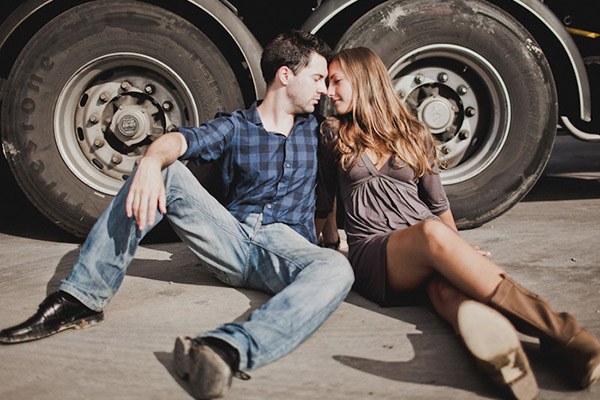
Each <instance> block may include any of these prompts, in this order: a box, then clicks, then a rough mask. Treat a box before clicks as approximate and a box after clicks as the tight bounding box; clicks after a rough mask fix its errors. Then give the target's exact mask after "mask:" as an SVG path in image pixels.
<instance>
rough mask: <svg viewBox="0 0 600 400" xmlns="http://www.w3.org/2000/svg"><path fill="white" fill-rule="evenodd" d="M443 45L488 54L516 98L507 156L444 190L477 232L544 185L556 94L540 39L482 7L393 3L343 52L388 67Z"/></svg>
mask: <svg viewBox="0 0 600 400" xmlns="http://www.w3.org/2000/svg"><path fill="white" fill-rule="evenodd" d="M394 16H397V17H396V20H395V21H393V19H394V18H395V17H394ZM400 16H401V17H400ZM437 43H448V44H456V45H460V46H463V47H467V48H469V49H471V50H473V51H475V52H476V53H478V54H479V55H481V56H483V57H484V58H485V59H486V60H487V61H488V62H489V63H490V64H491V65H493V66H494V68H496V70H497V71H498V73H499V74H500V76H501V78H502V79H503V81H504V84H505V86H506V89H507V93H508V96H509V98H510V111H511V121H510V126H509V127H508V129H509V133H508V136H507V138H506V141H505V143H504V145H503V147H502V150H501V152H500V153H499V154H498V156H497V157H496V158H495V159H494V161H493V162H492V163H491V164H490V165H489V166H488V167H487V168H486V169H485V170H483V171H481V173H479V174H478V175H476V176H474V177H473V178H471V179H468V180H466V181H462V182H459V183H456V184H451V185H446V186H445V189H446V192H447V193H448V197H449V199H450V202H451V204H452V209H453V212H454V214H455V217H456V220H457V224H458V225H459V226H460V227H461V228H470V227H475V226H478V225H481V224H482V223H483V222H486V221H489V220H490V219H492V218H495V217H497V216H498V215H500V214H502V213H503V212H505V211H506V210H508V209H509V208H510V207H512V206H513V205H514V204H515V203H516V202H517V201H519V200H520V199H521V198H522V197H523V196H525V194H526V193H527V192H528V191H529V190H530V189H531V187H532V186H533V184H534V183H535V182H536V181H537V179H538V177H539V176H540V174H541V172H542V170H543V168H544V166H545V165H546V162H547V160H548V157H549V155H550V152H551V149H552V146H553V142H554V136H555V131H556V122H557V102H556V92H555V88H554V81H553V79H552V73H551V70H550V68H549V66H548V62H547V60H546V59H545V57H544V55H543V53H542V52H541V51H540V50H539V48H538V47H537V45H535V42H534V41H533V38H532V37H530V36H529V35H528V34H527V32H526V31H525V29H524V28H523V27H521V25H519V24H518V22H516V21H515V20H513V19H512V18H511V17H510V16H508V15H507V14H506V13H504V12H502V11H501V10H499V9H497V8H496V7H494V6H492V5H489V4H487V3H483V2H474V1H462V0H457V1H446V2H439V1H436V2H432V1H412V2H400V1H395V2H388V3H385V4H383V5H381V6H379V7H378V8H376V9H374V10H372V11H371V13H369V14H367V15H365V16H364V17H363V18H361V19H359V20H358V21H357V22H356V23H355V24H354V25H353V26H352V27H351V28H350V29H349V31H348V32H347V33H346V35H345V36H344V38H342V40H341V41H340V44H338V48H344V47H355V46H366V47H369V48H371V49H373V50H374V51H375V52H377V53H378V54H379V55H380V56H381V57H382V59H383V61H384V63H385V64H386V65H387V66H388V67H389V66H390V65H392V64H393V63H394V62H395V61H396V60H398V59H399V58H401V57H402V56H403V55H405V54H407V53H408V52H410V51H412V50H415V49H417V48H419V47H422V46H425V45H428V44H437ZM524 43H531V45H530V46H524V45H523V44H524Z"/></svg>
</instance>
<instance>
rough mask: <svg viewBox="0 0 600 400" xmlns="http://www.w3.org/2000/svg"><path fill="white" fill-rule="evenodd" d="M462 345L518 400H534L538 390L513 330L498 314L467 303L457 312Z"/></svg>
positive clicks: (479, 305) (480, 305)
mask: <svg viewBox="0 0 600 400" xmlns="http://www.w3.org/2000/svg"><path fill="white" fill-rule="evenodd" d="M457 318H458V327H459V331H460V334H461V336H462V338H463V341H464V343H465V346H466V347H467V349H468V350H469V351H470V352H471V354H473V356H474V357H475V358H476V359H477V361H478V363H479V364H480V365H481V366H482V368H483V369H484V370H485V372H486V373H487V374H488V375H490V377H491V378H492V379H493V380H494V381H495V382H496V383H498V384H500V385H502V386H504V387H505V388H506V389H508V390H509V391H510V393H511V394H512V396H513V397H514V398H516V399H518V400H531V399H535V398H536V397H537V395H538V394H539V389H538V386H537V383H536V380H535V377H534V375H533V372H532V371H531V368H530V366H529V361H528V360H527V356H526V355H525V352H524V351H523V348H522V347H521V342H520V340H519V336H518V335H517V332H516V330H515V328H514V327H513V326H512V324H511V323H510V322H509V321H508V320H507V319H506V318H505V317H504V316H502V315H501V314H500V313H498V312H497V311H495V310H493V309H491V308H490V307H487V306H486V305H484V304H482V303H479V302H476V301H472V300H468V301H465V302H463V303H462V304H461V305H460V307H459V309H458V317H457Z"/></svg>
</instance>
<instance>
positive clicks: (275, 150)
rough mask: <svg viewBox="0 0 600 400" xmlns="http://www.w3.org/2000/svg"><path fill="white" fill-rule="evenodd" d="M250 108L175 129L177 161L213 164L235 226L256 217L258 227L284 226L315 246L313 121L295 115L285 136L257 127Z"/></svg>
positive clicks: (256, 117) (258, 123)
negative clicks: (182, 146) (179, 139)
mask: <svg viewBox="0 0 600 400" xmlns="http://www.w3.org/2000/svg"><path fill="white" fill-rule="evenodd" d="M256 106H257V103H254V104H253V105H252V106H251V107H250V108H249V109H247V110H237V111H235V112H234V113H233V114H220V115H218V116H217V117H216V118H215V119H213V120H211V121H208V122H206V123H204V124H202V125H201V126H200V127H194V128H178V129H177V130H178V131H179V132H181V133H182V134H183V135H184V136H185V139H186V141H187V144H188V149H187V151H186V152H185V154H184V155H183V156H181V159H190V160H195V161H196V162H198V163H203V162H211V161H214V160H219V162H220V173H221V179H222V183H223V186H224V197H223V199H222V200H221V201H222V203H223V205H224V206H225V207H226V208H227V209H228V210H229V212H231V214H232V215H233V216H234V217H235V218H237V219H238V220H239V221H243V220H245V219H246V217H248V214H250V213H262V214H263V221H262V223H263V224H272V223H275V222H280V223H284V224H286V225H289V226H290V227H291V228H292V229H294V230H295V231H296V232H298V233H299V234H301V235H302V236H304V237H305V238H306V239H308V240H309V241H311V242H312V243H316V234H315V225H314V217H315V214H314V213H315V187H316V180H317V179H316V178H317V146H318V123H317V120H316V118H315V117H314V116H313V115H301V116H296V118H295V120H294V126H293V128H292V131H291V132H290V134H289V135H288V136H287V137H286V136H284V135H281V134H277V133H272V132H267V131H266V130H265V128H263V124H262V122H261V120H260V116H259V115H258V111H257V110H256Z"/></svg>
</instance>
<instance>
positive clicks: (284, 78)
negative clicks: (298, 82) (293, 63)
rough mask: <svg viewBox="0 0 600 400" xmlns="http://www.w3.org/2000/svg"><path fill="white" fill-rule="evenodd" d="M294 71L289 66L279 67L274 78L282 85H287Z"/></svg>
mask: <svg viewBox="0 0 600 400" xmlns="http://www.w3.org/2000/svg"><path fill="white" fill-rule="evenodd" d="M293 74H294V73H293V72H292V70H291V69H289V67H286V66H285V65H283V66H281V67H279V69H278V70H277V73H276V74H275V79H277V80H278V81H279V83H281V84H282V85H283V86H287V85H288V84H289V81H290V78H291V76H292V75H293Z"/></svg>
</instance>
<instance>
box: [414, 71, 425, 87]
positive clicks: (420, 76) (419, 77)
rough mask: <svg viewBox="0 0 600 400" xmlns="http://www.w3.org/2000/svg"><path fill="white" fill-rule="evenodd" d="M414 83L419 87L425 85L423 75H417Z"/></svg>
mask: <svg viewBox="0 0 600 400" xmlns="http://www.w3.org/2000/svg"><path fill="white" fill-rule="evenodd" d="M414 81H415V83H416V84H417V85H420V84H421V83H423V75H421V74H418V75H415V79H414Z"/></svg>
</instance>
